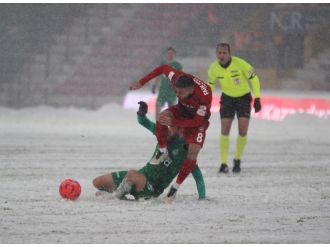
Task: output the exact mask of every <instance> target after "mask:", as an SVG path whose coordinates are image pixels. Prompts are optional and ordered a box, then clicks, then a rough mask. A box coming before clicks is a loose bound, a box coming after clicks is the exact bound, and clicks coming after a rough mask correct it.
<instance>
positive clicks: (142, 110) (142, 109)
mask: <svg viewBox="0 0 330 247" xmlns="http://www.w3.org/2000/svg"><path fill="white" fill-rule="evenodd" d="M138 104H139V105H140V106H139V110H138V111H137V114H138V115H139V116H140V117H145V115H146V114H147V112H148V105H147V103H146V102H144V101H139V102H138Z"/></svg>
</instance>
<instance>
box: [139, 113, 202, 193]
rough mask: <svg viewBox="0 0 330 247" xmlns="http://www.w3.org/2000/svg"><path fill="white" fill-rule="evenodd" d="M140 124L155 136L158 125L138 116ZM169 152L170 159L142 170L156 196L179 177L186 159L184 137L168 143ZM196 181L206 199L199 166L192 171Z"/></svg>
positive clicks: (198, 188) (146, 166) (199, 191)
mask: <svg viewBox="0 0 330 247" xmlns="http://www.w3.org/2000/svg"><path fill="white" fill-rule="evenodd" d="M138 122H139V123H140V124H141V125H142V126H144V127H145V128H147V129H148V130H150V131H151V132H152V133H153V134H155V129H156V125H155V123H153V122H151V121H150V120H149V119H148V118H147V117H140V116H138ZM158 149H159V146H158V145H157V146H156V148H155V152H154V154H155V153H156V152H157V151H158ZM167 150H168V154H169V159H166V160H164V161H163V162H161V163H160V164H158V165H152V164H150V163H149V162H148V163H147V164H146V165H145V166H144V167H143V168H141V169H140V170H138V171H139V172H141V173H142V174H144V175H145V176H146V178H147V180H148V181H149V182H150V184H151V185H152V186H153V187H154V188H153V189H154V192H155V196H158V195H160V194H162V193H163V191H164V189H165V188H167V187H168V186H169V185H170V183H171V182H172V180H173V179H174V178H175V177H176V176H177V174H178V173H179V170H180V168H181V164H182V162H183V160H185V159H186V155H187V147H186V144H185V142H184V139H183V138H182V137H174V138H172V140H170V141H169V142H168V145H167ZM192 174H193V177H194V179H195V181H196V185H197V190H198V194H199V197H200V198H205V185H204V180H203V175H202V173H201V171H200V169H199V167H198V166H196V168H195V169H194V170H193V171H192Z"/></svg>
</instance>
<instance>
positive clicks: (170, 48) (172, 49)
mask: <svg viewBox="0 0 330 247" xmlns="http://www.w3.org/2000/svg"><path fill="white" fill-rule="evenodd" d="M166 51H173V52H174V53H176V50H175V49H174V48H173V47H172V46H170V47H168V48H167V49H166Z"/></svg>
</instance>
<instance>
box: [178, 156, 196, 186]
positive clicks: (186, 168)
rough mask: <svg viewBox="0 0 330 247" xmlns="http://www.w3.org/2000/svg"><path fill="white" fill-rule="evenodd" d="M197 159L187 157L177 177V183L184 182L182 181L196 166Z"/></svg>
mask: <svg viewBox="0 0 330 247" xmlns="http://www.w3.org/2000/svg"><path fill="white" fill-rule="evenodd" d="M195 166H196V160H188V159H185V160H184V161H183V164H182V165H181V169H180V171H179V175H178V177H177V179H176V183H177V184H182V182H183V181H184V180H185V179H186V177H188V175H189V173H190V172H191V171H192V170H193V169H194V168H195Z"/></svg>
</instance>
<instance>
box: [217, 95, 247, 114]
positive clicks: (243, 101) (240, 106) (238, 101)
mask: <svg viewBox="0 0 330 247" xmlns="http://www.w3.org/2000/svg"><path fill="white" fill-rule="evenodd" d="M251 102H252V96H251V93H247V94H245V95H243V96H240V97H230V96H228V95H226V94H224V93H222V95H221V99H220V118H221V119H223V118H234V117H235V114H236V115H237V118H240V117H245V118H250V115H251Z"/></svg>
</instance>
